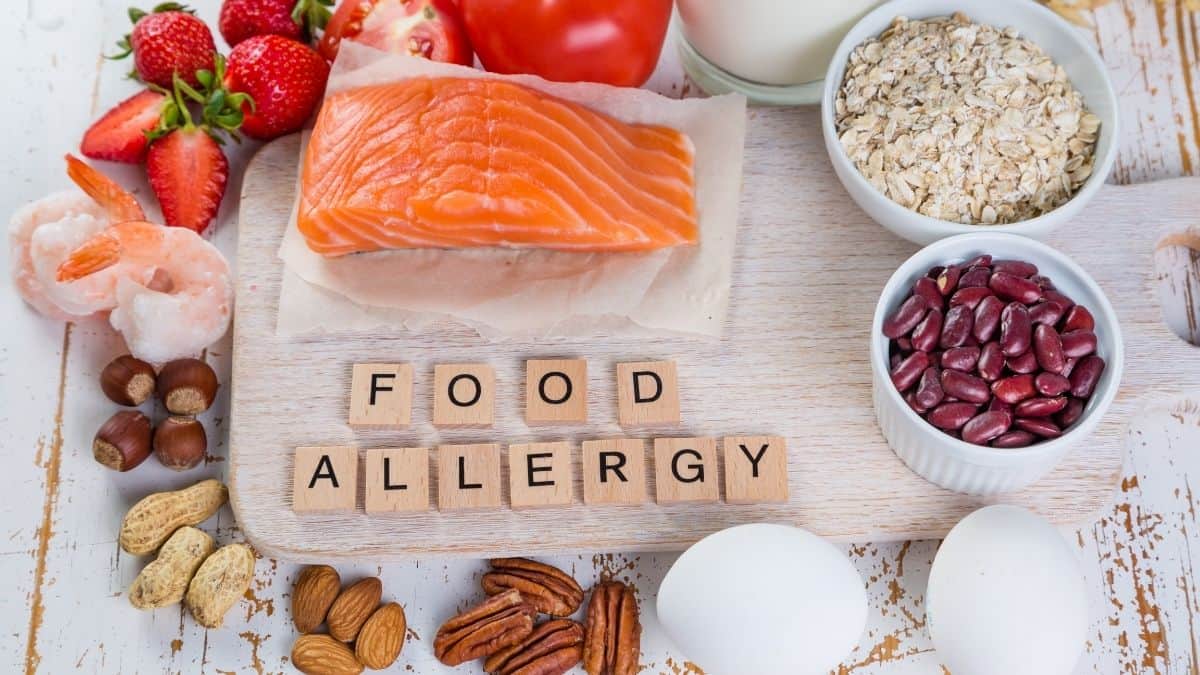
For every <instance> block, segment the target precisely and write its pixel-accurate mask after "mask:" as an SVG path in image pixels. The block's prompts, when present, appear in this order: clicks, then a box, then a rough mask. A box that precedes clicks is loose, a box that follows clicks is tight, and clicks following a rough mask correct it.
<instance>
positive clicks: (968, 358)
mask: <svg viewBox="0 0 1200 675" xmlns="http://www.w3.org/2000/svg"><path fill="white" fill-rule="evenodd" d="M978 361H979V347H954V348H953V349H947V350H946V351H944V352H942V367H943V368H949V369H951V370H958V371H961V372H964V373H969V372H971V371H972V370H973V369H974V368H975V364H976V363H977V362H978Z"/></svg>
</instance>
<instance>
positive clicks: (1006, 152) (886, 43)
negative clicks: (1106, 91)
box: [834, 14, 1100, 225]
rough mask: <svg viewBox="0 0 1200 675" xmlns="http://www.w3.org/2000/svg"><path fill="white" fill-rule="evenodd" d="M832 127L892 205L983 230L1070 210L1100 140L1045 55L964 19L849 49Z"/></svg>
mask: <svg viewBox="0 0 1200 675" xmlns="http://www.w3.org/2000/svg"><path fill="white" fill-rule="evenodd" d="M834 119H835V123H836V126H837V132H838V136H839V138H840V139H841V143H842V147H843V148H844V149H845V151H846V154H847V155H848V156H849V158H850V160H851V161H852V162H853V163H854V164H855V166H856V167H857V168H858V170H859V172H861V173H862V175H863V176H864V177H865V178H866V179H867V180H868V181H870V182H871V183H872V184H873V185H874V186H875V188H876V189H878V190H879V191H880V192H882V193H883V194H885V195H887V196H888V198H890V199H891V200H892V201H894V202H896V203H897V204H900V205H901V206H904V207H905V208H907V209H910V210H912V211H916V212H918V213H921V214H924V215H926V216H930V217H933V218H939V219H942V220H949V221H953V222H957V223H965V224H987V225H990V224H995V223H1012V222H1017V221H1021V220H1026V219H1029V218H1033V217H1036V216H1040V215H1042V214H1044V213H1047V212H1049V211H1052V210H1053V209H1055V208H1057V207H1058V206H1060V205H1062V204H1063V203H1065V202H1066V201H1067V200H1069V199H1070V198H1071V196H1072V195H1073V194H1074V193H1075V192H1076V191H1077V190H1078V189H1079V187H1080V186H1081V185H1083V183H1084V182H1085V181H1086V180H1087V179H1088V177H1089V176H1090V175H1091V174H1092V167H1093V162H1094V156H1093V155H1094V150H1095V145H1096V138H1097V135H1098V133H1099V129H1100V118H1099V117H1097V116H1096V115H1095V114H1093V113H1091V112H1090V111H1088V110H1087V109H1086V108H1085V106H1084V102H1083V97H1082V96H1081V95H1080V93H1079V92H1078V91H1077V90H1076V89H1075V88H1074V86H1072V84H1071V82H1070V81H1069V80H1068V79H1067V75H1066V72H1065V71H1064V70H1063V69H1062V67H1060V66H1059V65H1057V64H1055V63H1054V61H1052V60H1051V59H1050V57H1049V56H1047V55H1046V54H1045V52H1043V51H1042V50H1041V48H1039V47H1038V46H1037V45H1035V44H1033V43H1031V42H1029V41H1028V40H1025V39H1022V38H1021V37H1020V36H1019V35H1018V34H1017V32H1016V30H1014V29H1012V28H1006V29H1003V30H1001V29H997V28H995V27H992V26H987V25H980V24H975V23H971V21H970V20H968V19H967V17H965V16H963V15H962V14H955V15H954V16H952V17H938V18H932V19H927V20H909V19H907V18H905V17H897V18H896V19H895V20H894V21H893V22H892V25H891V26H890V27H889V28H888V29H887V30H886V31H884V32H883V34H881V35H880V36H879V37H878V38H872V39H870V40H867V41H866V42H863V43H862V44H860V45H859V46H857V47H855V49H854V51H852V52H851V54H850V59H849V63H848V64H847V66H846V74H845V78H844V79H843V81H842V85H841V87H840V88H839V90H838V95H837V99H836V102H835V112H834Z"/></svg>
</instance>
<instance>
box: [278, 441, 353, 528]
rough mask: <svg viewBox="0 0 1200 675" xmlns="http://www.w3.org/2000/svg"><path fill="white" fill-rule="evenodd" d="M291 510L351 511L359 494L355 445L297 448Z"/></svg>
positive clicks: (299, 511) (306, 511)
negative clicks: (353, 446)
mask: <svg viewBox="0 0 1200 675" xmlns="http://www.w3.org/2000/svg"><path fill="white" fill-rule="evenodd" d="M294 459H295V468H294V469H293V471H292V510H293V511H295V512H296V513H319V512H322V511H353V510H354V507H355V505H356V501H357V498H358V448H351V447H329V448H312V447H310V448H296V453H295V455H294Z"/></svg>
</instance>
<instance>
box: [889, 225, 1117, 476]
mask: <svg viewBox="0 0 1200 675" xmlns="http://www.w3.org/2000/svg"><path fill="white" fill-rule="evenodd" d="M985 253H986V254H990V255H991V256H992V257H993V258H995V259H997V260H1004V259H1007V260H1025V261H1027V262H1031V263H1033V264H1035V265H1037V266H1038V269H1039V270H1040V272H1039V273H1040V274H1043V275H1045V276H1047V277H1049V278H1050V280H1051V281H1052V282H1053V283H1054V285H1055V287H1056V288H1058V289H1059V290H1060V291H1062V292H1063V293H1065V294H1066V295H1067V296H1068V297H1070V298H1071V299H1073V300H1074V301H1075V302H1077V303H1079V304H1081V305H1084V306H1085V307H1087V308H1088V309H1089V310H1090V311H1091V313H1092V315H1093V316H1094V317H1095V320H1096V337H1097V345H1096V353H1097V354H1099V355H1100V357H1101V358H1103V359H1104V361H1105V364H1106V366H1105V369H1104V374H1103V375H1101V377H1100V381H1099V382H1098V383H1097V384H1096V389H1095V390H1094V391H1093V393H1092V397H1091V398H1090V399H1089V400H1088V403H1087V407H1086V408H1084V413H1083V417H1081V418H1080V419H1079V420H1078V421H1077V422H1075V424H1074V425H1073V426H1071V427H1070V428H1069V429H1068V430H1067V431H1066V432H1065V433H1063V435H1062V436H1059V437H1058V438H1055V439H1052V440H1047V441H1041V442H1039V443H1035V444H1033V445H1030V446H1028V447H1025V448H1015V449H1000V448H990V447H984V446H979V445H973V444H971V443H967V442H965V441H961V440H959V439H957V438H953V437H951V436H948V435H946V434H944V433H942V432H941V431H939V430H938V429H937V428H936V427H934V426H933V425H932V424H930V423H929V422H927V421H925V420H924V419H923V418H922V417H920V416H919V415H917V413H916V412H915V411H914V410H913V409H912V408H910V407H909V406H908V404H907V403H906V402H905V401H904V399H903V398H902V397H901V395H900V392H898V391H896V387H895V385H893V384H892V380H891V377H890V375H889V372H890V369H889V367H888V339H887V338H886V337H885V336H884V335H883V320H884V318H886V317H887V316H889V315H890V314H891V313H892V312H894V311H895V310H896V308H898V307H899V306H900V303H902V302H903V301H904V299H905V298H907V297H908V295H909V293H910V292H911V290H912V285H913V283H914V282H915V281H916V280H917V279H918V278H920V277H921V276H923V275H925V274H926V273H928V272H929V269H930V268H931V267H934V266H937V265H944V264H946V263H949V262H963V261H965V260H970V259H971V258H974V257H975V256H977V255H982V254H985ZM1124 369H1125V345H1124V342H1123V341H1122V339H1121V327H1120V324H1119V323H1118V322H1117V315H1116V313H1115V312H1114V311H1113V308H1112V305H1111V304H1109V302H1108V298H1107V297H1105V295H1104V291H1102V290H1101V289H1100V287H1099V286H1098V285H1097V284H1096V282H1095V281H1094V280H1093V279H1092V278H1091V277H1090V276H1088V274H1087V272H1084V271H1083V268H1081V267H1080V266H1079V265H1077V264H1075V262H1074V261H1072V260H1071V259H1070V258H1068V257H1067V256H1065V255H1063V254H1062V253H1059V252H1058V251H1056V250H1055V249H1053V248H1051V247H1050V246H1047V245H1046V244H1043V243H1041V242H1038V241H1034V240H1033V239H1029V238H1027V237H1020V236H1016V235H1012V234H1003V233H999V232H979V233H975V234H963V235H959V236H956V237H949V238H947V239H942V240H941V241H938V242H936V243H934V244H931V245H929V246H926V247H925V248H923V249H921V250H920V251H917V252H916V253H915V254H913V256H912V257H911V258H909V259H908V260H906V261H905V262H904V264H903V265H901V266H900V269H898V270H896V272H895V274H893V275H892V278H891V279H889V280H888V282H887V285H886V286H884V287H883V292H882V293H881V294H880V296H879V304H877V305H876V306H875V320H874V321H872V322H871V381H872V385H873V398H874V402H875V416H876V418H877V419H878V420H879V428H880V430H881V431H882V432H883V436H884V438H885V439H886V440H887V442H888V445H889V446H891V448H892V450H893V451H894V452H895V453H896V454H897V455H898V456H899V457H900V459H901V460H903V461H904V463H905V464H907V465H908V467H909V468H910V469H912V470H913V471H915V472H916V473H917V474H919V475H921V476H922V477H924V478H925V479H926V480H928V481H930V482H932V483H935V484H937V485H940V486H941V487H944V488H946V489H948V490H954V491H956V492H965V493H967V494H973V495H990V494H999V493H1002V492H1012V491H1014V490H1019V489H1021V488H1023V487H1025V486H1027V485H1029V484H1030V483H1033V482H1034V481H1036V480H1037V479H1039V478H1041V477H1042V476H1044V475H1045V474H1046V473H1048V472H1049V471H1050V470H1051V469H1053V468H1054V466H1055V465H1056V464H1058V462H1059V460H1061V459H1062V458H1063V457H1064V456H1065V455H1066V454H1067V452H1068V451H1069V450H1070V449H1071V448H1073V447H1074V446H1076V445H1078V444H1079V443H1080V442H1081V441H1083V440H1084V439H1086V438H1087V437H1088V436H1090V435H1091V433H1092V432H1093V431H1094V430H1095V429H1096V425H1097V424H1099V423H1100V419H1101V418H1102V417H1104V413H1105V412H1106V411H1107V410H1108V407H1109V405H1110V404H1111V403H1112V401H1113V398H1114V397H1115V396H1116V395H1117V388H1118V387H1119V386H1120V382H1121V374H1122V372H1123V371H1124Z"/></svg>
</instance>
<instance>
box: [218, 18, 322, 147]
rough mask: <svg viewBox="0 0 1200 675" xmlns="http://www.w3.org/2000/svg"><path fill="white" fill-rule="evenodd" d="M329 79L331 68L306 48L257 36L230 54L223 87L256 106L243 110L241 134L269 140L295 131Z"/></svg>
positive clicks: (307, 115)
mask: <svg viewBox="0 0 1200 675" xmlns="http://www.w3.org/2000/svg"><path fill="white" fill-rule="evenodd" d="M328 79H329V65H328V64H327V63H325V59H323V58H321V56H320V55H319V54H317V52H315V51H314V50H312V49H310V48H309V47H307V46H306V45H303V44H300V43H299V42H294V41H292V40H288V39H286V38H282V37H279V36H278V35H259V36H257V37H252V38H250V39H248V40H245V41H243V42H242V43H241V44H239V45H238V46H236V47H234V48H233V51H231V52H230V53H229V69H228V71H227V72H226V74H225V79H224V82H225V88H226V89H228V90H229V91H231V92H243V93H246V94H249V95H250V96H251V97H252V98H253V99H254V101H255V102H256V103H257V108H255V109H249V104H247V108H246V109H243V112H244V113H245V121H244V123H243V124H242V131H243V132H245V134H246V135H247V136H250V137H252V138H257V139H260V140H269V139H272V138H277V137H279V136H283V135H284V134H290V133H292V132H294V131H299V130H300V128H301V127H303V126H304V123H305V122H306V121H308V118H309V117H311V116H312V113H313V111H314V110H315V109H316V107H317V104H318V103H320V102H321V96H322V95H323V94H324V93H325V81H326V80H328Z"/></svg>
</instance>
